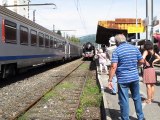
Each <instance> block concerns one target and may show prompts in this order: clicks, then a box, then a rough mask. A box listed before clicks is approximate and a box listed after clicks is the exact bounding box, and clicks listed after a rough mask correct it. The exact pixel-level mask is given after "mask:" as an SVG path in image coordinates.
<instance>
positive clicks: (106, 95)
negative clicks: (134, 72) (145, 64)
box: [97, 67, 160, 120]
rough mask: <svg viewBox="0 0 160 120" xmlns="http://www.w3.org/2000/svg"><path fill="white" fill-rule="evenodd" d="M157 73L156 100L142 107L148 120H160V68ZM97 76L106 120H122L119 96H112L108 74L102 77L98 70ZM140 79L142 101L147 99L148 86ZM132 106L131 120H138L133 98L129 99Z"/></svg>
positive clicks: (143, 104)
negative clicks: (108, 86)
mask: <svg viewBox="0 0 160 120" xmlns="http://www.w3.org/2000/svg"><path fill="white" fill-rule="evenodd" d="M156 72H157V73H158V77H157V80H158V82H157V84H156V85H155V98H154V101H153V102H152V103H151V104H146V103H143V101H142V107H143V112H144V116H145V119H146V120H160V115H159V114H160V106H159V104H160V68H158V67H157V68H156ZM97 76H98V80H99V83H100V86H101V92H102V94H103V101H104V108H105V114H106V120H120V107H119V104H118V94H117V95H111V94H110V91H109V89H108V88H107V84H108V75H107V74H106V73H102V74H101V75H100V74H99V72H98V69H97ZM139 79H140V81H139V82H140V94H141V97H142V100H143V99H144V98H146V96H147V95H146V86H145V84H144V83H143V81H142V77H139ZM129 105H130V120H136V119H137V116H136V112H135V108H134V104H133V100H132V99H131V96H130V98H129Z"/></svg>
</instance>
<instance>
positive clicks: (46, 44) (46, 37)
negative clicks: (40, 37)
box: [45, 35, 49, 48]
mask: <svg viewBox="0 0 160 120" xmlns="http://www.w3.org/2000/svg"><path fill="white" fill-rule="evenodd" d="M45 47H46V48H49V36H48V35H45Z"/></svg>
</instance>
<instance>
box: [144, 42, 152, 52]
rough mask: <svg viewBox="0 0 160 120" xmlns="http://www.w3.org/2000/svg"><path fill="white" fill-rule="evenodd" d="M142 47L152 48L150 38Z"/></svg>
mask: <svg viewBox="0 0 160 120" xmlns="http://www.w3.org/2000/svg"><path fill="white" fill-rule="evenodd" d="M144 49H145V50H151V49H153V43H152V42H151V41H150V40H146V41H145V44H144Z"/></svg>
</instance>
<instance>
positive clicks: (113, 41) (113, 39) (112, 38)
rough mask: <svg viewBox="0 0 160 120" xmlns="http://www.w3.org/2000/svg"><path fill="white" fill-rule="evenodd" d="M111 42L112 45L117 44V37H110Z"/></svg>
mask: <svg viewBox="0 0 160 120" xmlns="http://www.w3.org/2000/svg"><path fill="white" fill-rule="evenodd" d="M109 43H110V44H111V45H115V44H116V42H115V37H110V39H109Z"/></svg>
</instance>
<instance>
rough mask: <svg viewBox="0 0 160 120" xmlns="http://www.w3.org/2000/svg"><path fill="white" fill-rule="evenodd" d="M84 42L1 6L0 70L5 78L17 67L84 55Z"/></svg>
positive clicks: (14, 71)
mask: <svg viewBox="0 0 160 120" xmlns="http://www.w3.org/2000/svg"><path fill="white" fill-rule="evenodd" d="M81 54H82V49H81V47H80V46H78V45H75V44H73V43H70V42H69V41H68V40H66V39H65V38H63V37H61V36H60V35H58V34H56V33H54V32H52V31H50V30H48V29H46V28H44V27H42V26H40V25H38V24H36V23H34V22H32V21H30V20H28V19H26V18H24V17H22V16H20V15H18V14H16V13H14V12H12V11H10V10H8V9H6V8H4V7H2V6H0V73H1V77H2V78H6V77H7V76H8V75H14V74H15V73H16V70H17V69H20V68H24V67H28V66H34V65H39V64H42V63H47V62H52V61H65V60H70V59H72V58H78V57H81Z"/></svg>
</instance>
